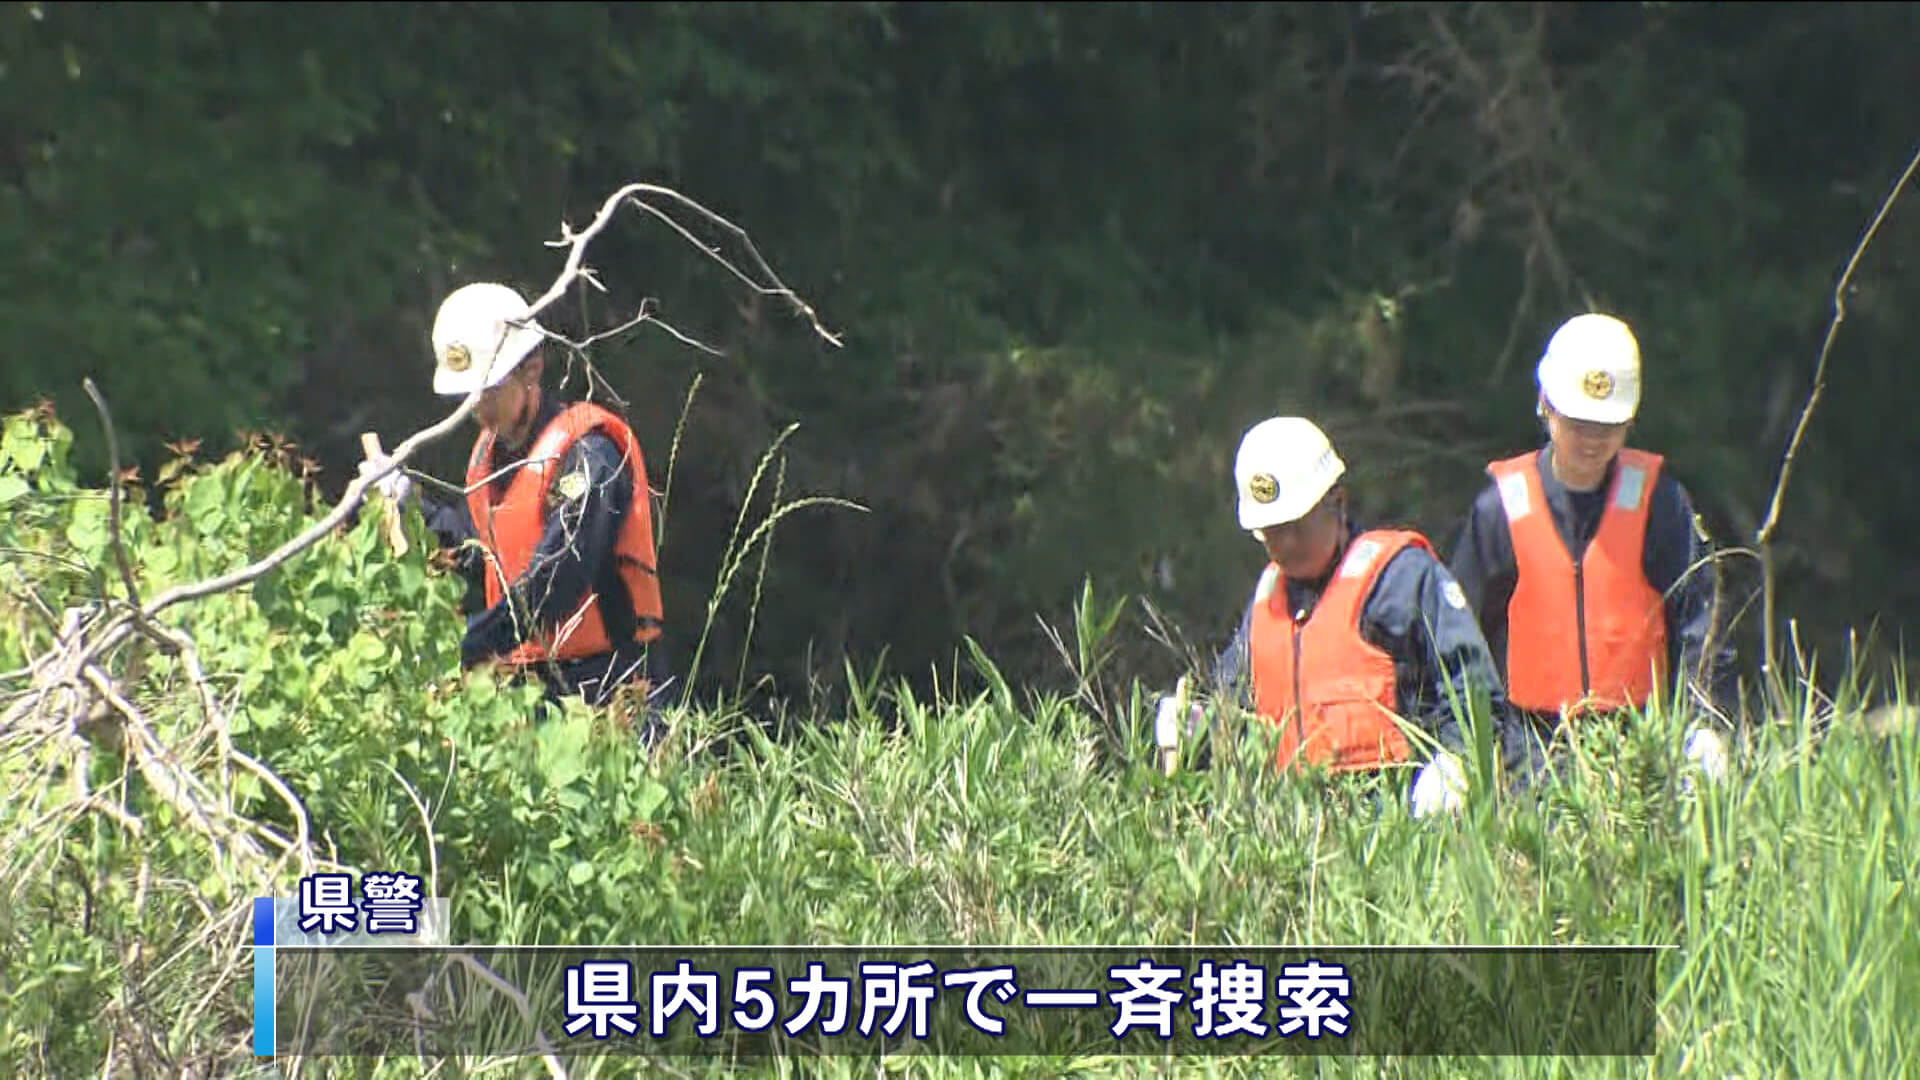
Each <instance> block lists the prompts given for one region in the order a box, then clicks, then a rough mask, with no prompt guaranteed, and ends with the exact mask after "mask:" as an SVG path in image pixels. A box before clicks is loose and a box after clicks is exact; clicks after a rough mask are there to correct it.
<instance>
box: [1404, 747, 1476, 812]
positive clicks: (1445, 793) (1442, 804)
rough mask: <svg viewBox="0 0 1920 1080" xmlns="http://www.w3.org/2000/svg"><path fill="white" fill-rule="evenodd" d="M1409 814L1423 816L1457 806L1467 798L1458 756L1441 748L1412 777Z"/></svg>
mask: <svg viewBox="0 0 1920 1080" xmlns="http://www.w3.org/2000/svg"><path fill="white" fill-rule="evenodd" d="M1410 797H1411V799H1412V801H1413V816H1414V817H1416V818H1423V817H1427V816H1429V815H1431V814H1433V813H1436V812H1438V811H1441V810H1445V811H1447V812H1449V813H1451V812H1453V811H1455V810H1458V809H1460V807H1461V806H1462V805H1463V804H1464V803H1465V801H1466V797H1467V770H1466V766H1464V765H1463V764H1461V761H1460V759H1459V758H1458V757H1456V756H1454V755H1453V754H1451V753H1448V752H1446V751H1442V752H1441V753H1440V756H1438V757H1436V758H1434V759H1433V760H1432V761H1430V762H1428V763H1427V765H1426V767H1425V768H1422V769H1421V770H1420V772H1419V775H1417V776H1415V777H1414V778H1413V791H1412V793H1411V796H1410Z"/></svg>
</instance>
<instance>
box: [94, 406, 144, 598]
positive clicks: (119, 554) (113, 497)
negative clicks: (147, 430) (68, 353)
mask: <svg viewBox="0 0 1920 1080" xmlns="http://www.w3.org/2000/svg"><path fill="white" fill-rule="evenodd" d="M80 385H81V387H82V388H84V389H85V390H86V392H87V396H88V397H90V398H92V399H93V407H94V408H95V409H97V410H99V412H100V426H101V427H102V428H104V429H106V433H107V475H108V477H109V478H110V479H111V480H112V483H113V486H112V487H110V488H108V491H109V493H110V494H109V495H108V502H107V536H108V538H109V540H110V541H111V542H112V544H113V561H114V562H115V563H116V564H118V565H119V567H120V583H121V584H122V585H125V586H126V587H127V603H129V604H132V605H133V606H134V608H135V609H136V610H137V609H138V608H139V607H140V590H139V588H138V587H137V586H135V585H134V583H133V563H132V562H130V561H128V559H127V547H126V545H125V544H123V543H121V542H120V440H119V439H118V438H116V437H115V435H114V432H113V417H112V416H111V415H110V414H109V413H108V412H107V402H106V399H105V398H103V397H101V396H100V388H99V387H97V386H95V385H93V379H92V377H88V378H84V379H81V380H80Z"/></svg>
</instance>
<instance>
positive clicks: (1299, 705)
mask: <svg viewBox="0 0 1920 1080" xmlns="http://www.w3.org/2000/svg"><path fill="white" fill-rule="evenodd" d="M1306 618H1307V609H1305V608H1301V609H1300V610H1299V611H1297V612H1295V613H1294V616H1293V731H1294V737H1295V738H1296V739H1297V740H1298V742H1297V744H1296V745H1295V746H1294V748H1293V753H1294V756H1295V757H1296V758H1297V757H1299V756H1300V753H1301V751H1302V750H1304V749H1305V748H1306V745H1307V702H1306V699H1305V698H1302V697H1301V696H1300V624H1301V623H1303V622H1305V621H1306Z"/></svg>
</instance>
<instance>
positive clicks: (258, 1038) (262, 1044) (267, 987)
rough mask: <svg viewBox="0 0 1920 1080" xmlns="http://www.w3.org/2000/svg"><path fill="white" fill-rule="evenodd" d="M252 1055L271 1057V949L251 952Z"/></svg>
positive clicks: (259, 949) (266, 948) (257, 947)
mask: <svg viewBox="0 0 1920 1080" xmlns="http://www.w3.org/2000/svg"><path fill="white" fill-rule="evenodd" d="M253 1053H254V1055H255V1056H256V1057H272V1056H273V947H272V946H256V947H255V948H254V950H253Z"/></svg>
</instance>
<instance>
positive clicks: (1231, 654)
mask: <svg viewBox="0 0 1920 1080" xmlns="http://www.w3.org/2000/svg"><path fill="white" fill-rule="evenodd" d="M1252 626H1253V604H1252V602H1251V601H1249V602H1248V604H1247V606H1246V607H1245V608H1244V609H1242V611H1241V613H1240V626H1239V628H1238V629H1236V630H1235V631H1234V634H1233V640H1231V641H1229V642H1228V643H1227V647H1226V649H1225V650H1223V651H1222V652H1221V653H1220V654H1219V655H1218V656H1217V657H1215V658H1214V662H1213V682H1212V687H1211V689H1212V692H1213V695H1214V698H1215V700H1217V701H1220V702H1226V703H1232V704H1234V705H1237V706H1239V707H1240V708H1243V709H1251V708H1253V683H1252V679H1251V678H1250V675H1251V672H1250V671H1249V669H1248V666H1247V641H1248V640H1249V636H1250V633H1251V631H1252Z"/></svg>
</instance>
